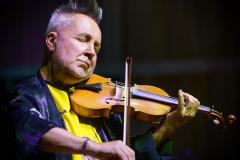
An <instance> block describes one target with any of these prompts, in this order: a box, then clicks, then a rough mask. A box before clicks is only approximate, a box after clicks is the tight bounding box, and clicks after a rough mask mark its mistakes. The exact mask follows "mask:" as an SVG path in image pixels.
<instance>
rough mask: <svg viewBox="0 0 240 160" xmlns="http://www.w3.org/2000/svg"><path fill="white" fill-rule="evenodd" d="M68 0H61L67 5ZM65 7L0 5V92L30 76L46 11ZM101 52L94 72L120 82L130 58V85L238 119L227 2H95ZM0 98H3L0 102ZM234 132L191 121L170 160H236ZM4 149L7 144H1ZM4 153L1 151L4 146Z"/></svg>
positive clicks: (233, 20)
mask: <svg viewBox="0 0 240 160" xmlns="http://www.w3.org/2000/svg"><path fill="white" fill-rule="evenodd" d="M65 1H66V0H65ZM62 2H64V0H51V1H49V0H41V1H33V0H22V1H17V0H11V1H1V2H0V8H1V9H0V15H1V17H0V18H1V19H0V20H1V25H0V26H1V30H0V35H1V37H0V44H1V51H0V52H1V53H0V61H1V63H0V82H1V90H2V91H3V90H4V89H6V88H7V86H8V85H9V84H11V82H12V81H14V80H16V79H19V78H21V77H23V76H26V75H30V74H32V73H34V72H36V70H37V69H38V67H39V65H40V64H41V61H42V58H43V54H42V52H43V41H44V33H45V30H46V26H47V22H48V19H49V17H50V14H51V12H52V10H53V9H54V8H55V7H56V6H58V5H60V4H61V3H62ZM99 2H100V5H101V6H102V8H103V21H102V24H101V28H102V32H103V42H102V50H101V53H100V54H99V57H98V58H99V59H98V66H97V68H96V73H98V74H101V75H104V76H107V77H112V78H113V79H116V80H120V81H123V80H124V60H125V57H126V56H128V55H131V56H132V57H133V70H132V74H133V80H132V81H133V83H136V84H148V85H153V86H157V87H160V88H162V89H164V90H165V91H167V92H168V93H169V94H170V95H171V96H177V91H178V89H182V90H184V91H186V92H189V93H191V94H192V95H194V96H195V97H197V98H198V99H199V100H200V101H201V103H202V104H204V105H207V106H209V107H210V106H212V105H214V106H215V109H216V110H218V111H221V112H222V113H223V115H224V116H225V115H227V114H230V113H234V114H235V115H236V116H237V117H239V114H240V111H239V106H238V105H239V103H238V100H239V99H238V96H239V94H238V93H239V91H238V89H240V86H239V83H238V82H239V80H240V74H239V73H240V64H239V59H240V57H239V24H238V23H239V22H238V21H239V14H238V5H237V2H235V1H232V0H228V1H222V0H181V1H180V0H100V1H99ZM2 96H3V92H2V93H1V97H2ZM239 135H240V134H239V123H238V124H237V127H235V128H230V129H227V130H225V131H220V130H219V129H218V127H216V126H214V125H213V124H212V123H211V121H210V120H209V119H207V116H205V115H204V114H200V113H199V114H197V116H196V117H195V118H194V120H193V121H191V122H190V123H189V124H187V125H186V126H184V127H183V128H181V129H180V130H178V132H177V133H176V134H175V135H174V136H173V137H172V138H173V140H174V141H173V142H174V143H173V145H174V148H173V151H174V157H175V158H176V159H194V160H195V159H196V160H206V159H228V160H237V159H239V158H237V157H238V151H239V150H238V149H237V148H238V147H237V146H238V144H239V143H238V142H239V137H238V136H239ZM1 141H2V142H1V143H2V144H4V143H6V142H7V140H1ZM3 146H4V145H3Z"/></svg>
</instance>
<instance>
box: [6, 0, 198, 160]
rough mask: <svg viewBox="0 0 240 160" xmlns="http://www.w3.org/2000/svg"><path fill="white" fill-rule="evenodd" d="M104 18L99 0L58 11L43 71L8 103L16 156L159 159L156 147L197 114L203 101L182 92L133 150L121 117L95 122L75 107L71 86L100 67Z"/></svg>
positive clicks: (19, 86)
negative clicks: (123, 132)
mask: <svg viewBox="0 0 240 160" xmlns="http://www.w3.org/2000/svg"><path fill="white" fill-rule="evenodd" d="M100 20H101V9H100V8H99V7H98V5H97V3H96V2H95V0H85V1H84V0H83V1H79V2H69V3H68V4H67V5H63V6H61V7H59V8H58V9H56V10H55V11H54V12H53V14H52V16H51V19H50V21H49V24H48V28H47V32H46V38H45V44H46V49H45V59H44V63H43V65H42V67H41V68H40V72H39V73H38V74H37V75H34V76H31V77H29V78H27V79H26V80H25V81H23V82H21V83H19V84H17V85H16V86H15V88H14V90H13V91H12V94H13V95H14V98H12V100H11V102H10V104H9V105H8V107H7V115H8V119H9V121H10V126H11V129H12V131H13V133H14V135H15V138H14V139H12V140H13V143H14V147H15V152H16V155H17V159H74V160H77V159H93V158H97V159H121V160H133V159H140V158H142V159H146V157H147V158H148V159H160V155H159V153H160V152H159V151H157V147H158V146H162V144H163V142H165V141H166V139H168V138H169V136H170V135H171V134H172V133H174V131H175V130H176V129H178V128H179V127H181V126H182V125H183V124H185V123H186V122H188V121H189V120H190V119H191V118H193V117H194V115H195V113H196V111H197V109H198V107H199V101H198V100H197V99H196V98H194V97H193V96H191V95H189V94H187V93H184V92H182V91H181V90H180V91H179V107H178V108H177V109H176V110H175V111H174V112H172V113H170V114H169V115H168V116H167V117H166V120H165V122H164V123H163V124H162V126H161V127H160V128H159V129H158V130H156V131H155V132H154V133H153V132H151V131H150V132H148V133H145V134H143V135H142V136H139V137H137V138H135V139H134V140H133V149H131V148H130V147H128V146H126V145H125V144H124V143H123V142H122V141H121V140H117V139H119V137H121V135H119V134H118V131H117V129H119V127H118V124H120V122H119V120H117V119H119V117H118V118H116V117H112V118H111V119H109V120H106V119H103V120H100V119H99V120H97V122H96V121H95V120H92V119H90V120H89V119H87V118H84V117H80V116H78V115H77V114H76V113H75V112H74V111H73V110H71V104H70V102H69V98H68V93H69V92H68V89H69V86H73V85H74V84H76V83H82V84H84V83H85V81H86V80H87V79H88V78H89V77H90V76H91V75H92V73H93V71H94V68H95V66H96V61H97V54H98V52H99V50H100V47H101V38H102V37H101V31H100V28H99V26H98V23H99V22H100ZM136 157H137V158H136Z"/></svg>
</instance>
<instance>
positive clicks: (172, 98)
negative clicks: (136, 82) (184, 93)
mask: <svg viewBox="0 0 240 160" xmlns="http://www.w3.org/2000/svg"><path fill="white" fill-rule="evenodd" d="M136 90H138V91H141V92H144V93H146V94H151V95H154V96H158V97H161V98H165V99H169V100H173V101H177V100H178V98H175V97H171V96H169V97H168V96H164V95H161V94H157V93H153V92H149V91H144V90H141V89H136Z"/></svg>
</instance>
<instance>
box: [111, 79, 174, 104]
mask: <svg viewBox="0 0 240 160" xmlns="http://www.w3.org/2000/svg"><path fill="white" fill-rule="evenodd" d="M124 84H125V83H123V82H119V81H114V85H116V86H120V87H123V88H124ZM109 85H111V84H109ZM135 90H138V91H140V92H143V93H145V94H150V95H153V96H158V97H160V98H165V99H167V100H169V101H173V102H174V101H175V102H176V101H178V98H175V97H171V96H163V95H160V94H157V93H154V92H149V91H144V90H141V89H135Z"/></svg>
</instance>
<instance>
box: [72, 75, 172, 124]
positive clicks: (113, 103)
mask: <svg viewBox="0 0 240 160" xmlns="http://www.w3.org/2000/svg"><path fill="white" fill-rule="evenodd" d="M96 83H100V84H101V90H100V91H98V92H95V91H91V90H83V89H75V90H74V94H71V95H70V102H71V105H72V108H73V110H74V111H75V112H76V113H77V114H79V115H80V116H83V117H87V118H98V117H106V118H108V117H109V116H110V114H112V113H115V112H116V113H123V109H124V90H125V88H124V86H120V85H117V84H114V83H113V82H112V81H111V79H110V78H104V77H102V76H99V75H95V74H93V75H92V76H91V77H90V78H89V80H88V81H87V84H96ZM131 89H132V90H135V89H141V90H144V91H146V92H148V91H149V92H151V93H156V94H161V95H165V96H168V94H167V93H166V92H165V91H164V90H162V89H160V88H157V87H153V86H148V85H135V86H133V87H131ZM130 106H131V116H134V117H136V118H137V119H140V120H143V121H145V122H148V123H152V124H158V123H160V122H161V121H162V119H163V118H165V116H166V115H167V113H169V112H170V110H171V108H172V107H171V106H169V105H166V104H161V103H159V102H154V101H150V100H146V99H139V98H131V103H130Z"/></svg>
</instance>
